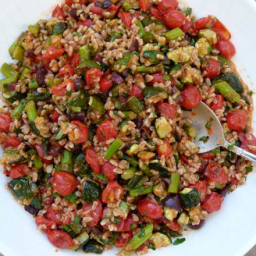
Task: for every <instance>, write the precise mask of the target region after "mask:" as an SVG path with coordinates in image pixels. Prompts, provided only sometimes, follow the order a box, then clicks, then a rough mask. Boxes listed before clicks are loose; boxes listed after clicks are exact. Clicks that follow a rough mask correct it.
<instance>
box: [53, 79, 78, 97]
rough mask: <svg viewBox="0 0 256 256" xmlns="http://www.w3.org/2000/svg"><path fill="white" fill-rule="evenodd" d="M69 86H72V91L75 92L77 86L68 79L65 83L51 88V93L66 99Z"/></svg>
mask: <svg viewBox="0 0 256 256" xmlns="http://www.w3.org/2000/svg"><path fill="white" fill-rule="evenodd" d="M67 86H70V89H71V91H74V89H75V84H74V81H73V80H71V79H66V80H65V81H64V82H63V83H61V84H59V85H57V86H54V87H52V88H51V93H52V94H53V95H55V96H59V97H64V96H66V94H67Z"/></svg>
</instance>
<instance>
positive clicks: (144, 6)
mask: <svg viewBox="0 0 256 256" xmlns="http://www.w3.org/2000/svg"><path fill="white" fill-rule="evenodd" d="M150 6H151V2H150V0H139V7H140V9H141V10H142V11H143V12H146V11H147V10H148V9H149V7H150Z"/></svg>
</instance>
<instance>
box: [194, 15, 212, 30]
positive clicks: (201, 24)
mask: <svg viewBox="0 0 256 256" xmlns="http://www.w3.org/2000/svg"><path fill="white" fill-rule="evenodd" d="M210 21H211V18H210V17H203V18H200V19H198V20H196V21H195V28H196V30H200V29H203V28H207V27H209V26H210Z"/></svg>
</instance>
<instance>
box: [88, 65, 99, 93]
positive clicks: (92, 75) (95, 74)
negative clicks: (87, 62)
mask: <svg viewBox="0 0 256 256" xmlns="http://www.w3.org/2000/svg"><path fill="white" fill-rule="evenodd" d="M101 76H102V71H101V70H100V69H98V68H90V69H88V71H87V72H86V75H85V79H86V84H87V86H88V87H89V88H92V87H93V85H94V84H95V83H97V82H99V81H100V79H101Z"/></svg>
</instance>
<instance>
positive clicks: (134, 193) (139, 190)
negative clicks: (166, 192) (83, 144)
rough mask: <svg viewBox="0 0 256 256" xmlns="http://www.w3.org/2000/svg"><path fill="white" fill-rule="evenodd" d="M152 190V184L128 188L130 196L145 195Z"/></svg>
mask: <svg viewBox="0 0 256 256" xmlns="http://www.w3.org/2000/svg"><path fill="white" fill-rule="evenodd" d="M152 192H153V186H151V187H147V188H144V187H139V188H134V189H132V190H130V196H132V197H137V196H141V195H146V194H149V193H152Z"/></svg>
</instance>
